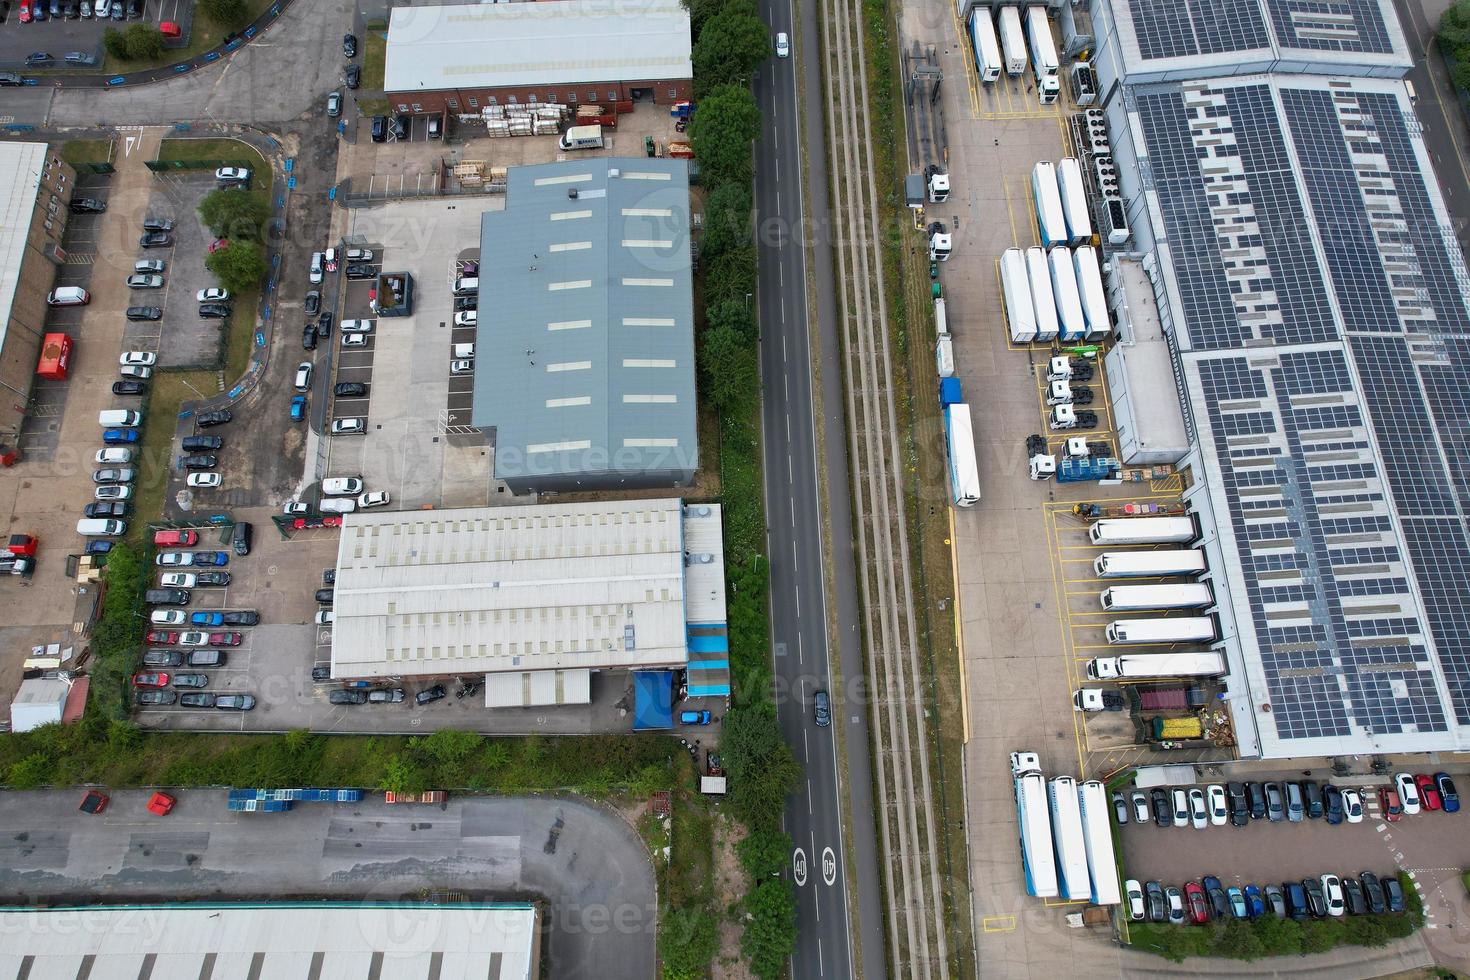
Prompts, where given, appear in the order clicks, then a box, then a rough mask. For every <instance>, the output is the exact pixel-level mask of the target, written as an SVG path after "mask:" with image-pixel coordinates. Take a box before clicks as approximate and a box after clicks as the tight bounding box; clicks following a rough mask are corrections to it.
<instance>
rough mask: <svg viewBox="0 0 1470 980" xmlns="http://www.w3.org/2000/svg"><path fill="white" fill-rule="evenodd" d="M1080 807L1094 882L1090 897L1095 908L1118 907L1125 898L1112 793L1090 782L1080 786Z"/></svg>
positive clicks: (1078, 792)
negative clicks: (1110, 803)
mask: <svg viewBox="0 0 1470 980" xmlns="http://www.w3.org/2000/svg"><path fill="white" fill-rule="evenodd" d="M1077 806H1078V808H1079V809H1080V810H1081V811H1082V844H1083V847H1084V849H1085V851H1086V853H1087V876H1088V877H1089V878H1090V879H1091V880H1092V893H1091V895H1090V896H1089V897H1090V898H1091V899H1092V904H1094V905H1117V904H1118V903H1119V902H1121V901H1122V900H1123V896H1122V894H1121V892H1122V890H1121V889H1120V888H1119V887H1118V861H1117V858H1115V857H1114V856H1113V828H1112V824H1111V823H1110V822H1109V820H1110V814H1109V813H1108V793H1107V790H1106V789H1104V788H1103V784H1102V783H1101V782H1099V781H1098V780H1096V779H1089V780H1088V781H1087V782H1085V783H1083V784H1082V785H1081V786H1078V787H1077Z"/></svg>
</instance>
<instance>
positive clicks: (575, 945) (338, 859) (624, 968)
mask: <svg viewBox="0 0 1470 980" xmlns="http://www.w3.org/2000/svg"><path fill="white" fill-rule="evenodd" d="M81 795H82V791H81V790H56V791H47V792H35V793H26V792H15V793H5V794H0V826H3V827H4V828H5V831H4V833H3V835H0V900H4V901H8V902H17V903H22V904H52V903H65V902H77V903H81V904H88V903H96V902H108V903H126V902H135V901H143V900H149V899H159V898H164V899H168V900H169V901H174V902H180V901H218V900H221V899H224V900H229V901H243V900H248V899H252V898H259V899H266V900H270V901H281V900H285V899H290V898H326V897H333V898H335V897H349V898H354V899H364V900H377V901H389V900H395V899H402V898H407V897H412V898H420V897H422V895H423V894H424V893H425V892H431V891H458V892H465V893H468V894H469V895H470V897H472V898H475V899H488V900H512V899H527V898H540V899H543V900H544V901H545V905H544V906H543V911H544V914H545V916H546V919H545V928H546V929H547V930H549V932H550V946H549V956H550V975H551V976H554V977H557V978H558V980H565V978H575V980H602V978H609V977H612V978H626V980H647V978H649V977H651V976H653V975H654V926H655V919H656V905H655V903H656V896H655V893H654V880H653V868H652V866H651V865H650V864H649V860H648V852H647V851H646V849H645V848H644V846H643V843H642V842H641V841H640V840H639V839H638V836H637V834H636V833H634V831H633V829H632V828H631V827H629V826H628V825H627V824H626V823H625V822H624V821H623V820H622V819H621V818H620V817H618V816H617V815H615V814H612V813H609V812H607V811H605V810H602V809H601V808H599V807H597V806H594V805H593V804H590V803H587V802H585V801H582V800H574V799H540V798H537V799H526V798H507V797H483V796H482V797H453V796H451V797H450V800H449V802H448V803H447V804H445V805H443V806H419V805H411V804H409V805H393V806H390V805H388V804H386V803H383V802H382V800H381V799H369V800H365V801H363V802H362V803H354V804H328V803H298V804H296V807H295V809H293V810H291V811H290V812H287V813H271V814H264V813H229V812H227V811H226V810H225V803H224V800H225V793H224V791H222V790H191V791H187V792H183V793H179V794H178V796H179V804H178V806H177V808H176V809H175V810H174V812H173V813H172V814H170V815H169V816H167V817H155V816H152V815H151V814H149V813H148V812H147V811H146V810H145V809H144V805H145V803H146V802H147V799H148V794H147V793H146V792H143V791H131V792H117V793H112V794H111V797H112V800H111V803H110V804H109V805H108V808H107V810H106V812H104V813H103V814H102V815H101V816H97V817H89V816H87V815H86V814H83V813H80V812H78V810H77V802H78V800H80V799H81Z"/></svg>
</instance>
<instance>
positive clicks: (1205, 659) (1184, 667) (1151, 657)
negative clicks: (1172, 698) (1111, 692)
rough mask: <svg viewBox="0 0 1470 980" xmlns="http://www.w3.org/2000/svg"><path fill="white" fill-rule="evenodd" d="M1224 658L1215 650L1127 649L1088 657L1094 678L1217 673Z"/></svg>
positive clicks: (1089, 674)
mask: <svg viewBox="0 0 1470 980" xmlns="http://www.w3.org/2000/svg"><path fill="white" fill-rule="evenodd" d="M1223 673H1225V658H1224V657H1223V656H1221V655H1220V654H1218V653H1211V652H1206V653H1130V654H1125V655H1123V656H1121V657H1096V658H1094V659H1092V660H1089V661H1087V676H1088V677H1089V678H1091V679H1092V680H1095V681H1111V680H1134V681H1138V680H1151V679H1153V678H1157V677H1219V676H1220V675H1221V674H1223Z"/></svg>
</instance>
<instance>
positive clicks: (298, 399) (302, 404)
mask: <svg viewBox="0 0 1470 980" xmlns="http://www.w3.org/2000/svg"><path fill="white" fill-rule="evenodd" d="M305 419H306V396H305V395H292V396H291V421H292V422H302V421H305ZM287 513H290V511H287Z"/></svg>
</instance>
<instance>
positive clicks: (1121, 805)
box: [358, 501, 1128, 827]
mask: <svg viewBox="0 0 1470 980" xmlns="http://www.w3.org/2000/svg"><path fill="white" fill-rule="evenodd" d="M358 503H359V504H361V501H358ZM1112 803H1113V819H1114V820H1116V821H1118V825H1119V826H1120V827H1121V826H1122V825H1124V824H1126V823H1127V822H1128V798H1127V797H1126V796H1124V795H1123V794H1122V793H1117V792H1115V793H1113V795H1112Z"/></svg>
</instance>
